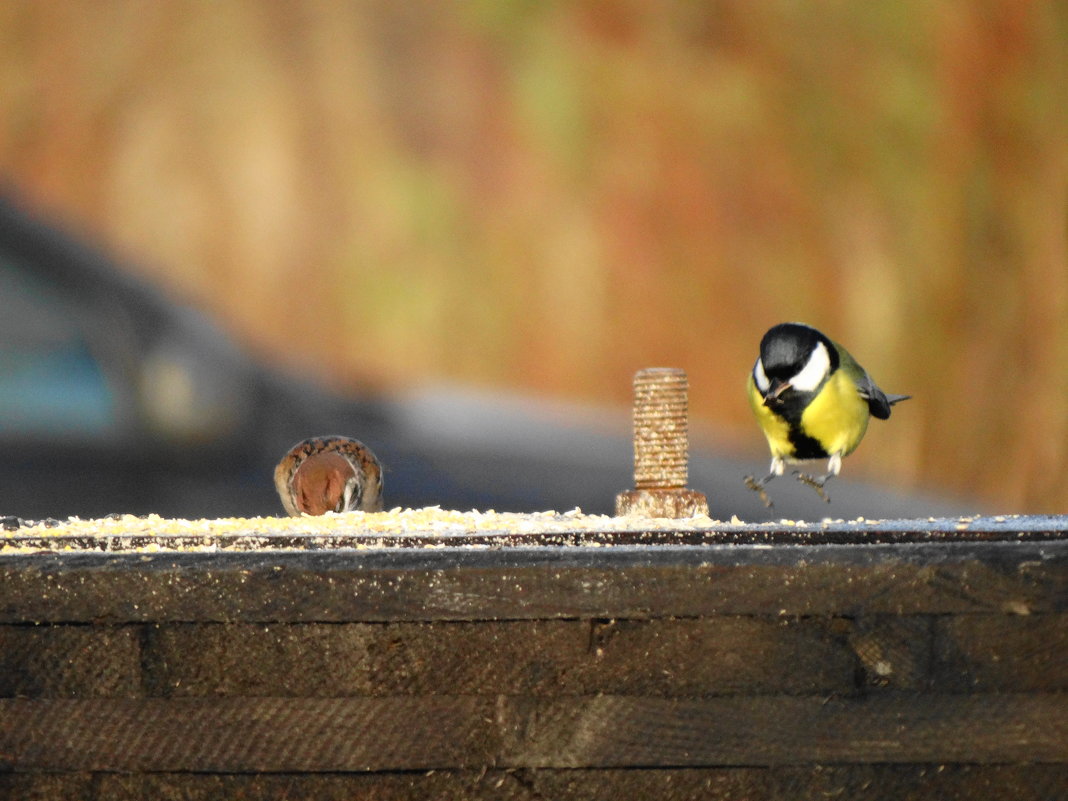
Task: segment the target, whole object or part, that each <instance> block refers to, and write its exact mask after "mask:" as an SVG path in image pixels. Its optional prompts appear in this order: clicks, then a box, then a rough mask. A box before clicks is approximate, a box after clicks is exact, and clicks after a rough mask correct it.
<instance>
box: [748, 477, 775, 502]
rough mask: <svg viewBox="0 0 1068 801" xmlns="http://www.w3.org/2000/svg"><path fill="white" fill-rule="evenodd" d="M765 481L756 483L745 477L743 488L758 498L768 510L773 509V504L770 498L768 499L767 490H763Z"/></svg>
mask: <svg viewBox="0 0 1068 801" xmlns="http://www.w3.org/2000/svg"><path fill="white" fill-rule="evenodd" d="M766 483H767V481H757V480H756V479H755V478H754V477H753V476H746V477H745V486H746V487H748V488H749V489H751V490H752V491H753V492H755V493H756V494H757V495H759V496H760V500H762V501H763V502H764V505H765V506H766V507H768V508H769V509H773V508H774V507H775V504H773V503H772V502H771V498H770V497H768V492H767V490H765V489H764V485H765V484H766Z"/></svg>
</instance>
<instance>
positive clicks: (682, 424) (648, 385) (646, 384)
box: [634, 367, 689, 489]
mask: <svg viewBox="0 0 1068 801" xmlns="http://www.w3.org/2000/svg"><path fill="white" fill-rule="evenodd" d="M688 392H689V381H688V379H687V377H686V371H685V370H680V369H678V368H675V367H651V368H648V369H646V370H639V371H638V372H637V373H636V374H635V375H634V486H635V488H636V489H681V488H684V487H685V486H686V482H687V480H688V477H689V475H688V474H689V467H688V458H689V430H688V422H687V421H688V419H689V400H688V397H687V395H688Z"/></svg>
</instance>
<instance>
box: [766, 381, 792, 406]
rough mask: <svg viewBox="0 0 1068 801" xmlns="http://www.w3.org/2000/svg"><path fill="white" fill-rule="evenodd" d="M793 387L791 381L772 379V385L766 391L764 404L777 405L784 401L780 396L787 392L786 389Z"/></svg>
mask: <svg viewBox="0 0 1068 801" xmlns="http://www.w3.org/2000/svg"><path fill="white" fill-rule="evenodd" d="M792 387H793V384H791V383H790V382H789V381H780V380H779V379H777V378H773V379H772V381H771V386H770V387H768V391H767V392H765V393H764V405H765V406H776V405H778V404H780V403H782V399H781V398H780V397H779V396H780V395H782V393H784V392H786V390H788V389H791V388H792Z"/></svg>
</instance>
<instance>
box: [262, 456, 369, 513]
mask: <svg viewBox="0 0 1068 801" xmlns="http://www.w3.org/2000/svg"><path fill="white" fill-rule="evenodd" d="M274 487H275V489H276V490H278V497H279V498H281V499H282V506H284V507H285V508H286V511H287V512H288V513H289V514H290V515H292V516H294V517H299V516H300V515H301V514H309V515H321V514H326V513H327V512H351V511H353V510H361V511H364V512H380V511H382V467H381V465H379V463H378V459H377V458H375V455H374V454H373V453H372V452H371V449H370V448H368V447H367V446H366V445H364V444H363V443H362V442H357V441H356V440H354V439H350V438H348V437H312V438H310V439H306V440H302V441H301V442H298V443H297V444H296V445H294V446H293V447H292V448H290V449H289V453H287V454H286V455H285V456H283V457H282V461H280V462H279V463H278V467H276V468H275V469H274Z"/></svg>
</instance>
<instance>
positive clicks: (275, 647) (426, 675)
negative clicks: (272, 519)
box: [142, 617, 856, 697]
mask: <svg viewBox="0 0 1068 801" xmlns="http://www.w3.org/2000/svg"><path fill="white" fill-rule="evenodd" d="M836 628H837V623H836V622H834V621H830V620H816V619H805V620H796V619H794V620H779V619H758V618H750V617H727V618H704V619H663V620H651V621H649V620H645V621H579V620H548V621H486V622H480V623H471V622H445V621H439V622H437V623H433V624H429V623H391V624H358V623H357V624H300V625H292V624H266V625H259V624H231V625H221V624H167V625H163V626H158V627H156V626H153V627H149V628H148V629H147V631H146V634H145V638H144V652H143V658H142V664H143V666H144V671H145V673H144V682H143V683H144V686H145V690H146V692H147V693H148V694H150V695H157V696H168V697H180V696H204V695H248V696H264V695H269V696H305V697H315V696H319V697H323V696H336V695H368V696H383V695H441V694H450V695H457V694H478V695H496V694H504V695H537V696H551V695H562V696H569V695H595V694H598V693H606V694H629V695H660V696H668V695H674V696H687V695H712V694H715V695H726V694H738V693H796V694H816V693H848V692H851V691H852V690H853V687H854V674H855V670H856V659H855V657H854V654H853V652H852V650H851V649H850V647H849V645H848V644H847V643H846V642H845V641H844V639H843V638H841V637H839V636H838V635H837V634H836V633H835V631H834V629H836Z"/></svg>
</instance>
